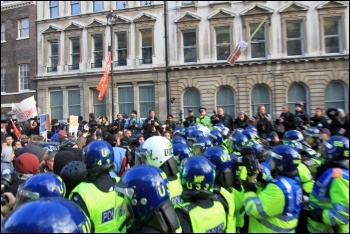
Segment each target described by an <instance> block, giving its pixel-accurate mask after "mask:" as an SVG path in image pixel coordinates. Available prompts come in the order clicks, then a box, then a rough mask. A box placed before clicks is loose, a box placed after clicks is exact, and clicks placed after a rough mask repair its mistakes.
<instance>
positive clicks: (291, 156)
mask: <svg viewBox="0 0 350 234" xmlns="http://www.w3.org/2000/svg"><path fill="white" fill-rule="evenodd" d="M271 157H272V160H273V161H274V162H275V171H276V172H277V174H279V175H290V176H291V175H297V174H298V170H297V167H298V166H299V164H300V163H301V156H300V154H299V153H298V152H297V151H296V150H294V149H293V148H292V147H290V146H287V145H277V146H276V147H274V148H273V149H272V152H271Z"/></svg>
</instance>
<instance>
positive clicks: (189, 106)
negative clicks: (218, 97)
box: [182, 87, 202, 116]
mask: <svg viewBox="0 0 350 234" xmlns="http://www.w3.org/2000/svg"><path fill="white" fill-rule="evenodd" d="M189 92H196V94H198V100H199V103H198V105H196V104H197V103H193V105H192V104H191V103H186V101H187V100H186V95H190V94H188V93H189ZM190 97H192V96H190ZM190 100H193V101H196V100H195V98H190ZM201 100H202V99H201V93H200V91H199V90H198V89H197V88H194V87H191V88H187V89H185V90H184V92H183V95H182V103H183V110H182V111H183V112H182V113H184V116H186V115H187V113H188V110H189V109H192V110H193V112H194V113H196V112H197V110H198V109H199V107H201V106H202V103H201Z"/></svg>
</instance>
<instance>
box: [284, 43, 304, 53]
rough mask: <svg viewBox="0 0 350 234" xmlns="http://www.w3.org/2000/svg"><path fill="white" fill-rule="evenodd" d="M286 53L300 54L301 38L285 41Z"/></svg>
mask: <svg viewBox="0 0 350 234" xmlns="http://www.w3.org/2000/svg"><path fill="white" fill-rule="evenodd" d="M287 54H288V56H293V55H302V54H303V52H302V45H301V40H293V41H287Z"/></svg>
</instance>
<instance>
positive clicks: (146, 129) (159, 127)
mask: <svg viewBox="0 0 350 234" xmlns="http://www.w3.org/2000/svg"><path fill="white" fill-rule="evenodd" d="M149 120H151V118H150V117H148V118H147V119H145V121H143V126H142V130H143V131H144V132H150V129H151V128H152V127H153V126H154V124H153V123H158V124H159V125H158V126H155V127H156V129H157V130H158V131H159V132H160V133H163V129H162V124H161V122H160V121H159V119H158V118H157V117H154V119H153V122H152V123H151V124H148V121H149ZM151 121H152V120H151Z"/></svg>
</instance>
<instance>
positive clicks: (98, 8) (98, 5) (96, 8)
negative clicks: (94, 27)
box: [93, 1, 103, 12]
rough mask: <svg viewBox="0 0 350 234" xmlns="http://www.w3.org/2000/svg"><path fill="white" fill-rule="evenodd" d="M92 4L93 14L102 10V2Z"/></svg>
mask: <svg viewBox="0 0 350 234" xmlns="http://www.w3.org/2000/svg"><path fill="white" fill-rule="evenodd" d="M93 2H94V12H100V11H102V9H103V1H93Z"/></svg>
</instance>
